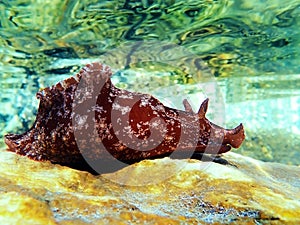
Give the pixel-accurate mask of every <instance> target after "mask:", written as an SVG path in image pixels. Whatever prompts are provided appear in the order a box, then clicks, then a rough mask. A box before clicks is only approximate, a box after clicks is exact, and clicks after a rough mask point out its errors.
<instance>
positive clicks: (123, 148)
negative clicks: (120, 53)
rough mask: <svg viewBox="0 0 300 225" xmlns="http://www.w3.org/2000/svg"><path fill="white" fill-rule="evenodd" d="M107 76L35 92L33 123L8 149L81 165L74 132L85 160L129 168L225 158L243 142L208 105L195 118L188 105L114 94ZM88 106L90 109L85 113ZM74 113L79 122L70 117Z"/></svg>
mask: <svg viewBox="0 0 300 225" xmlns="http://www.w3.org/2000/svg"><path fill="white" fill-rule="evenodd" d="M111 75H112V73H111V71H110V68H109V67H108V66H105V65H102V64H100V63H93V64H88V65H86V66H85V67H84V68H83V69H82V70H81V71H80V72H79V73H78V74H77V75H76V76H75V77H71V78H68V79H66V80H64V81H62V82H60V83H57V84H56V85H54V86H52V87H48V88H45V89H44V90H42V91H40V92H38V93H37V98H38V99H40V105H39V109H38V114H37V117H36V121H35V123H34V124H33V126H32V128H31V129H30V130H28V131H27V132H25V133H24V134H20V135H18V134H8V135H6V136H5V143H6V144H7V146H8V149H9V150H10V151H13V152H16V153H18V154H21V155H26V156H28V157H29V158H32V159H35V160H50V161H51V162H54V163H61V164H68V165H72V164H80V163H83V162H85V161H84V158H83V157H82V154H81V153H82V152H81V149H80V148H79V147H78V146H79V145H78V143H77V142H76V141H77V140H76V138H75V134H74V132H75V133H76V132H78V133H81V134H82V136H81V139H82V138H83V140H80V141H81V142H83V143H87V144H88V145H87V147H88V148H89V149H90V154H89V156H88V157H91V158H94V159H95V160H97V159H102V158H105V157H106V156H107V153H109V154H110V155H112V156H113V157H114V158H116V159H118V160H120V161H123V162H128V163H133V162H137V161H140V160H143V159H153V158H158V157H164V156H169V155H170V154H172V153H173V152H174V151H176V152H179V153H186V152H191V154H190V155H188V156H191V155H192V153H193V152H196V153H213V154H217V153H224V152H227V151H229V150H230V149H231V147H234V148H238V147H239V146H240V145H241V144H242V142H243V140H244V138H245V135H244V130H243V125H242V124H240V125H239V126H237V127H236V128H234V129H224V128H222V127H219V126H217V125H215V124H213V123H212V122H210V121H209V120H208V119H207V118H206V117H205V114H206V111H207V108H208V99H206V100H205V101H204V102H203V103H202V104H201V106H200V108H199V111H198V112H197V113H195V112H193V110H192V107H191V105H190V104H189V102H188V101H187V100H184V101H183V105H184V108H185V111H181V110H177V109H172V108H170V107H167V106H164V105H163V104H162V103H161V102H160V101H159V100H157V99H156V98H154V97H153V96H150V95H147V94H141V93H136V92H129V91H126V90H121V89H118V88H116V87H115V86H114V85H113V84H112V82H111V80H110V77H111ZM89 79H90V81H92V84H93V85H90V84H89V82H88V81H89ZM84 82H86V83H84ZM83 84H85V85H86V87H85V86H82V85H83ZM79 85H81V86H80V87H79ZM82 87H85V88H82ZM80 88H82V90H84V91H82V90H81V89H80ZM87 103H89V104H87ZM91 103H93V105H92V107H90V108H85V107H84V106H85V105H86V106H87V107H89V106H90V104H91ZM76 104H77V105H76ZM74 107H75V112H76V113H78V115H79V114H80V116H78V115H74V114H76V113H75V112H74ZM76 107H79V108H76ZM72 113H73V114H72ZM77 116H78V118H77ZM72 119H75V121H77V124H76V126H75V125H74V123H73V122H72ZM88 121H93V123H94V124H91V122H88ZM89 129H95V130H96V134H97V137H96V138H95V137H92V136H90V135H89V134H88V130H89ZM195 131H196V132H195ZM85 132H86V133H87V134H86V136H85ZM96 142H98V143H101V146H102V148H101V149H96V147H95V146H97V145H94V143H96ZM207 146H210V147H209V148H207ZM214 146H215V147H214Z"/></svg>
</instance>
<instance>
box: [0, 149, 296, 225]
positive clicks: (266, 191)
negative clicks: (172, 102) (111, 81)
mask: <svg viewBox="0 0 300 225" xmlns="http://www.w3.org/2000/svg"><path fill="white" fill-rule="evenodd" d="M224 158H225V159H226V160H228V161H229V162H230V165H221V164H217V163H211V162H199V161H197V160H171V159H169V158H164V159H157V160H147V161H142V162H140V163H138V164H135V165H131V166H128V167H126V168H124V169H122V170H120V171H117V172H115V173H111V174H103V175H99V176H93V175H91V174H89V173H87V172H82V171H77V170H74V169H70V168H68V167H63V166H60V165H53V164H51V163H49V162H36V161H32V160H30V159H28V158H26V157H22V156H18V155H16V154H14V153H11V152H6V151H0V162H1V167H0V184H1V189H0V196H1V197H0V221H1V224H2V223H3V224H38V225H42V224H63V225H69V224H79V225H80V224H84V225H85V224H224V223H234V224H297V223H298V224H299V223H300V218H299V212H300V196H299V193H300V168H299V167H296V166H287V165H282V164H278V163H264V162H261V161H258V160H254V159H252V158H248V157H244V156H241V155H238V154H234V153H228V154H225V155H224ZM2 221H4V222H2Z"/></svg>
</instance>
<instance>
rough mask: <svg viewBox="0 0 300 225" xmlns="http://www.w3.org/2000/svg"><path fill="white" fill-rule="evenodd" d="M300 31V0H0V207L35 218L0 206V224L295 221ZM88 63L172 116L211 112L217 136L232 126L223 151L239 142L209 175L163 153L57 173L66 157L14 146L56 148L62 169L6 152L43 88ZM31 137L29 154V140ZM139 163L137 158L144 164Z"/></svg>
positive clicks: (30, 119)
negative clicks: (97, 169)
mask: <svg viewBox="0 0 300 225" xmlns="http://www.w3.org/2000/svg"><path fill="white" fill-rule="evenodd" d="M299 27H300V0H291V1H280V0H253V1H250V0H82V1H79V0H71V1H69V0H68V1H67V0H51V1H48V0H43V1H42V0H34V1H30V0H13V1H9V0H2V1H0V58H1V60H0V149H1V151H0V152H1V154H0V155H1V156H0V161H1V164H2V165H3V167H2V168H1V169H0V170H1V173H0V176H1V175H2V176H3V177H5V178H3V179H2V178H1V179H0V183H1V184H2V186H3V190H2V191H1V195H2V197H0V205H1V204H3V206H5V205H6V204H7V203H6V202H7V201H9V203H8V204H12V205H13V204H15V203H16V202H17V201H20V202H21V203H18V204H19V205H22V204H24V207H25V206H26V205H27V206H28V205H30V207H31V208H32V212H31V213H32V214H27V212H26V213H24V212H23V211H24V208H21V209H16V208H14V210H17V211H16V212H14V211H13V210H8V211H5V210H4V209H3V210H0V218H1V216H3V218H6V219H7V221H8V222H7V224H27V223H25V222H24V221H27V222H28V224H33V223H34V224H141V223H142V222H143V223H144V224H212V223H216V224H230V223H235V224H269V223H270V224H296V223H298V222H299V223H300V218H299V215H297V212H299V210H300V199H299V195H298V194H297V193H299V191H300V183H299V182H300V181H299V180H300V179H299V176H300V175H299V174H300V173H299V166H300V66H299V64H300V29H299ZM94 62H101V63H103V64H105V65H107V66H109V67H110V69H111V71H112V76H111V82H112V84H113V85H114V86H115V87H116V88H119V89H120V90H127V91H128V92H132V93H137V92H138V93H143V94H146V95H147V96H149V95H151V96H153V97H155V98H156V99H158V100H159V101H160V102H161V104H163V105H164V106H166V107H168V108H172V109H176V110H179V112H181V111H184V110H186V111H188V112H191V113H192V114H193V113H194V112H198V109H199V112H198V114H199V115H200V114H201V110H204V111H205V112H204V114H203V117H204V115H205V113H206V110H207V114H206V117H204V118H205V120H206V118H207V120H208V121H209V123H210V122H212V123H214V124H216V125H217V128H216V129H219V127H221V128H222V127H223V128H227V129H228V130H229V129H233V130H234V128H236V127H237V128H236V129H235V130H236V131H235V132H236V134H233V136H232V137H231V136H230V137H229V136H228V141H227V142H226V143H225V145H227V146H228V145H229V144H230V145H231V146H232V147H233V148H232V149H231V150H230V149H228V150H226V151H225V150H224V158H223V159H222V160H220V161H218V160H217V163H215V164H216V165H214V166H212V167H209V168H208V167H207V168H206V167H205V168H206V169H205V172H203V171H201V172H200V170H199V169H198V170H197V168H198V167H197V166H200V167H201V165H202V164H201V163H200V162H194V161H188V160H183V161H180V160H174V161H172V160H170V159H169V158H168V159H166V158H164V159H158V160H157V161H156V160H153V162H152V161H150V160H149V161H147V160H145V161H142V162H140V163H138V164H137V165H136V164H134V165H133V166H129V167H126V168H125V169H123V170H119V171H117V172H116V173H112V174H106V175H103V176H102V175H99V177H97V176H94V175H92V174H90V173H87V172H85V171H84V172H82V171H80V170H78V171H77V170H72V169H70V168H68V167H66V168H65V167H63V166H65V165H68V163H72V160H73V159H72V157H75V156H74V154H73V152H71V153H70V154H69V155H68V153H64V152H63V151H64V150H57V151H56V152H55V150H54V148H53V149H44V150H45V151H44V150H41V152H40V154H38V155H34V154H35V153H32V152H26V150H24V151H23V150H22V149H20V150H18V151H16V150H15V151H16V152H18V153H21V155H26V156H29V158H32V159H38V160H43V159H49V158H47V154H49V155H51V154H57V152H59V154H61V158H63V157H64V159H63V160H61V161H59V160H60V159H58V160H56V158H55V160H50V161H52V162H54V163H58V164H61V165H63V166H60V165H56V164H55V165H54V164H51V163H50V162H47V161H46V162H40V164H39V162H37V161H34V160H30V159H28V158H27V157H21V156H19V155H16V154H11V152H9V153H8V151H6V150H7V148H8V147H10V148H14V147H15V145H11V146H14V147H11V146H8V145H7V143H8V142H7V143H5V135H8V134H22V133H24V132H26V131H28V130H30V129H31V128H32V126H33V125H34V122H35V120H36V117H37V114H38V111H39V103H40V101H42V100H41V99H44V100H45V102H46V103H43V104H42V103H41V105H47V104H48V102H47V101H49V102H50V101H51V98H52V97H47V96H48V95H47V94H49V95H50V94H53V93H55V92H54V91H53V92H52V91H49V93H48V91H47V90H48V89H46V91H45V88H47V87H51V86H53V85H55V84H57V82H61V81H63V80H65V79H67V78H69V77H71V76H74V75H76V74H77V73H79V71H80V70H81V69H82V68H83V67H84V66H85V65H87V64H91V63H94ZM85 68H86V71H89V69H88V68H89V67H85ZM100 69H102V70H103V71H104V70H105V67H101V68H100ZM81 71H82V70H81ZM80 73H81V74H84V72H80ZM68 82H71V81H70V80H68ZM68 82H66V83H65V84H67V83H68ZM74 82H75V81H74ZM76 82H77V81H76ZM71 85H73V83H72V84H71ZM63 86H64V85H63ZM57 88H58V89H59V87H58V86H57ZM64 88H65V87H64ZM37 93H38V94H37ZM126 93H127V92H126ZM41 96H42V97H41ZM45 96H46V97H45ZM66 96H67V95H66ZM66 98H67V97H66ZM105 98H107V99H109V98H108V97H107V96H106V97H105ZM120 98H121V97H120ZM124 98H125V97H124ZM207 98H208V99H209V103H208V107H207V105H205V104H206V103H205V102H206V101H205V99H207ZM47 99H48V100H47ZM185 99H187V101H188V103H186V102H185ZM65 101H66V102H67V101H68V100H65ZM78 101H79V102H80V100H78ZM183 102H185V103H183ZM203 102H204V103H203ZM49 104H50V103H49ZM62 104H67V103H62ZM159 104H160V103H159ZM200 106H201V107H200ZM199 107H200V108H199ZM52 108H53V107H52ZM47 110H51V107H48V108H47V109H46V110H44V113H45V115H46V117H47V114H48V111H47ZM171 111H172V110H171ZM172 112H173V111H172ZM62 113H65V112H62ZM194 114H195V113H194ZM49 115H50V111H49ZM122 115H123V112H122ZM201 115H202V114H201ZM200 117H201V116H200ZM201 118H202V117H201ZM81 119H82V118H81ZM81 122H82V120H80V121H78V123H81ZM73 123H74V120H73ZM239 124H242V125H240V126H239ZM57 125H59V123H58V124H57ZM40 126H41V129H45V130H47V129H48V128H47V126H46V125H45V124H43V123H41V125H40ZM241 126H242V127H243V132H244V134H245V139H243V138H244V136H243V135H242V130H241V129H242V128H241ZM223 128H222V129H223ZM228 130H227V131H228ZM228 132H229V131H228ZM191 133H193V132H191ZM51 135H52V133H51ZM53 135H55V134H53ZM236 136H238V137H236ZM13 137H15V136H11V138H13ZM55 137H60V134H59V135H56V136H55ZM32 138H33V137H32ZM34 138H35V139H37V140H40V136H38V137H34ZM226 138H227V136H226V134H225V139H226ZM64 141H65V139H64ZM222 141H223V139H222ZM222 141H221V142H222ZM16 142H17V143H18V144H19V143H23V144H24V142H22V141H21V139H20V140H19V139H18V141H16ZM25 142H26V143H25V144H24V149H26V146H27V145H28V144H29V143H30V142H31V141H30V140H29V141H28V142H27V141H25ZM223 142H224V141H223ZM237 142H239V143H237ZM57 143H59V144H57V145H60V144H61V143H60V142H57ZM85 143H86V142H85ZM228 143H229V144H228ZM44 144H45V142H43V141H40V143H39V144H37V145H38V146H39V148H42V147H41V146H43V145H44ZM219 144H220V143H219ZM50 146H51V145H50ZM220 146H221V144H220ZM36 148H38V147H36ZM224 148H225V147H224ZM10 150H11V151H14V150H13V149H10ZM229 150H230V152H229V153H228V154H227V153H225V152H227V151H229ZM47 151H48V153H47ZM60 151H61V153H60ZM141 151H142V150H141ZM22 152H23V153H22ZM157 152H158V150H157V151H156V152H155V154H157ZM204 153H205V152H204ZM207 153H209V152H207ZM72 154H73V155H72ZM155 154H154V155H153V156H154V157H149V158H151V159H152V158H155V156H156V155H155ZM95 155H97V154H95ZM49 157H50V156H49ZM51 157H52V156H51ZM76 157H77V156H76ZM95 157H97V156H95ZM58 158H59V157H58ZM158 158H162V157H158ZM187 158H189V157H187ZM122 159H123V158H122ZM138 159H139V160H135V159H134V160H133V161H132V162H138V161H140V160H141V159H148V158H147V157H145V158H143V157H141V158H138ZM131 160H132V159H131V158H130V157H127V158H126V157H124V162H127V161H130V162H131ZM208 161H210V160H208ZM224 162H225V164H226V165H225V166H224V165H223V163H224ZM76 163H77V161H76ZM227 163H228V164H227ZM129 164H131V163H129ZM135 165H136V166H135ZM228 165H233V166H232V167H230V166H228ZM56 166H57V167H56ZM252 166H253V167H252ZM71 167H72V168H75V169H77V168H78V167H76V166H71ZM22 168H23V169H22ZM145 168H146V169H147V168H148V171H152V172H151V173H149V172H147V171H145ZM179 168H180V170H179ZM195 168H196V169H195ZM201 168H202V167H201ZM251 168H255V169H254V171H253V170H252V169H251ZM239 169H240V170H239ZM196 170H197V171H196ZM13 171H15V172H13ZM25 171H28V172H27V173H26V172H25ZM194 171H196V172H194ZM255 171H256V172H255ZM154 173H156V174H159V175H160V177H158V175H154ZM46 174H51V175H46ZM128 174H129V175H128ZM150 174H151V176H150ZM6 176H7V177H9V178H6ZM127 176H129V177H128V179H127ZM20 177H23V178H24V179H27V181H23V180H22V179H21V178H20ZM124 177H126V181H124ZM205 178H207V179H205ZM266 178H268V179H266ZM52 179H53V180H52ZM223 179H224V181H222V180H223ZM265 179H266V180H265ZM36 180H39V181H41V184H39V183H38V182H36ZM162 180H166V183H163V184H162V183H160V182H161V181H162ZM209 181H213V183H214V184H213V185H212V187H209V186H210V185H211V184H210V183H209ZM224 182H225V184H224ZM12 183H13V184H14V185H15V186H14V185H13V186H12ZM51 183H52V184H51ZM53 183H54V185H53ZM223 184H224V185H223ZM125 186H126V188H125ZM127 186H128V187H127ZM206 187H209V188H206ZM224 187H226V188H225V189H224ZM31 188H32V189H31ZM25 189H26V190H27V189H28V190H30V191H29V193H31V194H24V193H25V192H24V193H23V190H25ZM166 190H169V191H166ZM181 190H182V191H181ZM284 191H285V192H284ZM20 193H21V194H20ZM72 193H73V194H72ZM98 193H99V196H100V197H99V196H97V198H96V197H95V196H96V195H98ZM163 193H168V194H163ZM215 193H218V194H215ZM237 193H238V194H237ZM24 195H25V196H24ZM83 196H84V197H83ZM161 196H163V197H161ZM222 196H223V197H224V196H226V197H224V198H222ZM237 196H238V197H237ZM262 196H263V197H262ZM94 197H95V198H94ZM70 199H71V200H70ZM178 199H180V201H179V200H178ZM228 199H231V200H228ZM69 200H70V202H68V201H69ZM279 202H280V204H279ZM279 205H280V206H279ZM76 207H78V208H76ZM25 208H26V207H25ZM100 208H101V209H100ZM107 208H108V209H110V210H111V211H109V212H108V211H107ZM98 209H99V210H98ZM22 210H23V211H22ZM97 210H98V211H97ZM25 211H26V210H25ZM12 212H14V213H15V214H14V213H12ZM18 212H20V214H18ZM9 213H12V214H9ZM17 215H19V217H18V216H17ZM32 215H34V216H32ZM103 215H105V216H103ZM8 218H9V219H8ZM11 218H14V220H10V219H11ZM116 218H117V219H116ZM12 221H13V222H12ZM20 221H23V222H20ZM124 221H127V223H126V222H124ZM128 221H129V222H128ZM123 222H124V223H123Z"/></svg>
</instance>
